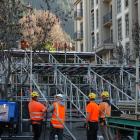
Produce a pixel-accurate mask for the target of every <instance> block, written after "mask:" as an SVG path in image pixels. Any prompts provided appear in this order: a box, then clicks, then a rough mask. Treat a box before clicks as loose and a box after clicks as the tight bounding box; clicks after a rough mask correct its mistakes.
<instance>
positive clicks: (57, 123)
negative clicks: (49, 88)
mask: <svg viewBox="0 0 140 140" xmlns="http://www.w3.org/2000/svg"><path fill="white" fill-rule="evenodd" d="M53 106H54V111H53V114H52V118H51V124H52V125H53V127H54V128H64V125H63V124H64V122H65V111H66V110H65V106H64V105H60V104H59V103H58V102H54V103H53Z"/></svg>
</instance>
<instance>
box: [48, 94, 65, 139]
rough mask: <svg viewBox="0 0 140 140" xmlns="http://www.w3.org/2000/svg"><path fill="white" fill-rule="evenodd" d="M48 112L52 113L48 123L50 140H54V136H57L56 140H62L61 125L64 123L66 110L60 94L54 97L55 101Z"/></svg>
mask: <svg viewBox="0 0 140 140" xmlns="http://www.w3.org/2000/svg"><path fill="white" fill-rule="evenodd" d="M48 112H52V117H51V122H50V127H51V130H50V140H55V135H57V136H58V140H63V129H64V125H63V124H64V122H65V112H66V108H65V103H64V96H63V95H62V94H57V95H56V96H55V101H54V103H53V104H52V105H51V106H50V107H49V109H48Z"/></svg>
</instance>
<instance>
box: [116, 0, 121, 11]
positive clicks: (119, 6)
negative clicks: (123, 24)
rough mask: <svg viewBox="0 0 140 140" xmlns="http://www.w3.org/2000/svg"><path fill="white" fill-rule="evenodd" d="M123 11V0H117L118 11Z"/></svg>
mask: <svg viewBox="0 0 140 140" xmlns="http://www.w3.org/2000/svg"><path fill="white" fill-rule="evenodd" d="M120 12H121V0H117V13H120Z"/></svg>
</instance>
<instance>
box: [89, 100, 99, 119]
mask: <svg viewBox="0 0 140 140" xmlns="http://www.w3.org/2000/svg"><path fill="white" fill-rule="evenodd" d="M86 112H87V113H89V118H88V120H87V121H89V122H98V119H99V106H98V104H96V103H95V102H93V101H90V103H88V105H87V106H86Z"/></svg>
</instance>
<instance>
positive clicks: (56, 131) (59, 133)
mask: <svg viewBox="0 0 140 140" xmlns="http://www.w3.org/2000/svg"><path fill="white" fill-rule="evenodd" d="M55 135H57V136H58V140H63V129H61V128H54V127H53V126H52V124H50V137H49V140H55Z"/></svg>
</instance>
